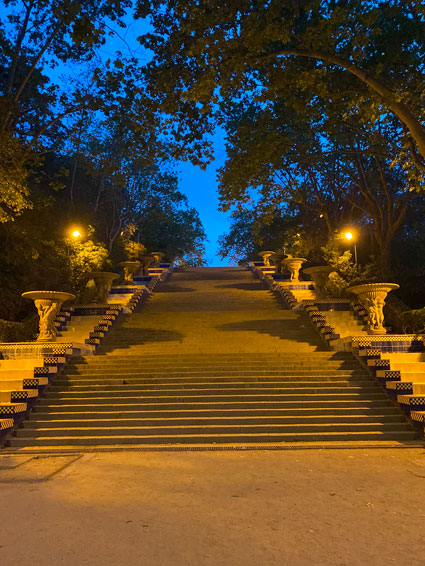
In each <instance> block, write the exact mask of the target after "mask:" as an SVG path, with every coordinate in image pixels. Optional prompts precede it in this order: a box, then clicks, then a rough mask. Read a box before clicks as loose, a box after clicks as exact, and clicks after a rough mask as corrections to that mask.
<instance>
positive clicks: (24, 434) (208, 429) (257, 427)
mask: <svg viewBox="0 0 425 566" xmlns="http://www.w3.org/2000/svg"><path fill="white" fill-rule="evenodd" d="M325 429H328V430H329V431H331V432H333V433H335V432H360V431H380V432H385V431H397V432H398V431H408V432H411V430H412V429H411V426H410V424H409V423H408V422H404V423H403V422H401V423H382V422H371V423H359V422H356V423H350V422H340V423H291V424H277V423H274V424H259V423H253V424H246V425H242V424H238V423H234V424H223V425H220V424H215V425H208V424H205V425H194V424H190V425H188V424H186V425H184V426H181V425H174V426H172V425H169V424H167V425H165V426H160V425H158V426H137V427H136V426H131V427H130V426H129V427H124V426H122V425H121V424H117V426H112V424H111V425H110V426H109V427H108V428H105V427H96V426H92V427H81V426H77V427H74V428H69V427H67V426H63V427H61V426H57V427H56V428H53V427H52V428H41V427H40V428H37V429H35V428H25V429H20V430H19V431H18V432H17V437H18V438H34V437H40V436H41V437H45V438H47V437H56V436H62V435H63V436H67V437H72V436H76V437H83V436H89V437H90V436H100V435H102V436H107V437H108V436H117V435H125V436H150V435H155V436H158V435H161V436H162V435H169V434H181V435H182V436H183V435H186V434H203V433H207V434H211V433H215V434H231V433H245V434H252V433H254V434H258V433H267V434H276V433H279V432H280V433H291V432H292V433H307V432H313V433H317V432H318V433H323V431H324V430H325Z"/></svg>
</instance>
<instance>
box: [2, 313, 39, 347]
mask: <svg viewBox="0 0 425 566" xmlns="http://www.w3.org/2000/svg"><path fill="white" fill-rule="evenodd" d="M37 330H38V317H36V316H32V317H30V318H29V319H28V320H26V321H25V322H10V321H8V320H0V342H26V341H28V340H31V339H34V336H35V335H36V334H37Z"/></svg>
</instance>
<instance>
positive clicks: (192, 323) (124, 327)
mask: <svg viewBox="0 0 425 566" xmlns="http://www.w3.org/2000/svg"><path fill="white" fill-rule="evenodd" d="M98 353H99V355H96V356H87V357H84V358H74V359H73V361H72V362H71V363H70V364H68V366H67V369H66V372H65V373H64V374H62V375H61V376H59V377H58V378H57V379H56V381H55V383H54V385H52V386H50V387H49V389H48V392H47V394H46V395H45V396H44V398H42V399H41V400H40V401H39V403H38V405H37V410H36V412H33V413H32V414H31V418H30V420H29V421H26V422H25V426H24V428H22V429H20V430H19V431H18V434H17V437H16V438H13V439H12V448H13V447H25V448H28V449H31V448H32V449H34V448H37V449H41V448H45V449H48V448H62V447H64V448H67V447H68V448H70V447H71V448H72V447H78V449H81V448H82V447H94V446H96V447H102V446H104V447H113V446H128V445H132V446H153V445H164V444H173V445H205V444H224V445H225V444H228V445H244V444H245V445H256V444H270V443H272V444H277V443H284V442H290V443H293V442H298V443H303V442H304V443H306V442H308V443H312V442H334V441H341V442H346V441H352V442H353V441H374V442H382V441H386V442H393V441H394V442H396V441H403V442H404V441H410V440H413V439H415V438H416V433H415V432H414V430H413V428H412V425H411V424H410V422H409V421H408V420H407V419H406V417H405V416H404V414H403V412H402V411H400V409H398V408H397V407H396V405H395V404H394V403H393V402H392V401H391V400H390V399H389V397H388V396H387V394H386V393H385V392H384V391H383V390H382V389H381V387H380V386H379V385H378V384H377V382H375V380H374V379H373V378H372V377H371V376H370V374H369V373H368V371H367V369H365V368H364V367H363V366H362V365H361V364H360V363H359V362H358V361H357V360H356V358H355V357H354V356H353V355H352V354H351V353H350V352H334V351H329V350H328V349H327V347H326V346H325V344H324V342H322V340H321V338H320V337H319V336H318V334H317V333H316V331H315V330H314V329H313V327H312V325H311V323H310V321H309V319H308V316H307V314H306V313H305V312H303V311H291V310H287V309H285V308H284V306H283V304H282V303H280V302H279V301H278V299H277V298H276V296H275V295H274V294H273V293H272V292H271V291H268V290H266V289H265V288H264V286H263V283H262V282H260V281H258V280H255V279H254V277H253V275H252V274H251V273H250V272H249V271H247V270H245V269H243V268H192V269H189V270H187V271H184V272H180V273H174V275H173V277H172V279H171V280H169V281H167V282H165V283H161V284H160V285H159V286H158V287H157V289H156V291H155V294H154V296H152V297H151V298H150V300H149V302H148V303H147V304H146V305H145V306H144V308H143V309H142V310H141V311H140V312H136V313H133V314H129V315H126V316H124V317H123V318H122V321H121V324H118V325H117V326H116V327H115V328H114V329H113V330H112V331H111V332H110V334H109V335H108V336H107V338H106V339H105V341H104V342H103V344H102V345H101V347H100V349H99V350H98Z"/></svg>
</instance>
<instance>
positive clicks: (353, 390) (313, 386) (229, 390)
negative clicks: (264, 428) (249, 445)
mask: <svg viewBox="0 0 425 566" xmlns="http://www.w3.org/2000/svg"><path fill="white" fill-rule="evenodd" d="M164 385H165V386H164V387H163V388H161V387H157V386H156V385H155V386H154V387H152V386H151V385H149V384H148V385H144V384H131V385H127V384H123V385H112V386H109V387H108V386H94V387H87V386H85V387H84V386H81V387H78V388H76V387H67V388H58V389H56V390H54V389H52V390H50V389H49V391H48V392H47V394H46V395H45V398H48V399H53V398H59V397H63V398H65V397H81V396H84V395H87V396H91V397H108V396H111V397H114V396H120V397H122V396H129V397H132V396H135V395H142V396H146V395H149V396H154V395H159V396H163V395H168V396H172V395H180V394H182V395H217V394H219V393H222V394H223V395H239V394H241V395H257V394H258V395H280V394H285V395H286V394H294V395H297V394H299V395H310V394H325V395H328V394H329V395H330V394H338V393H341V394H344V395H348V394H357V393H363V392H365V393H377V394H378V393H380V394H381V395H383V396H384V397H385V393H384V392H383V390H382V388H381V387H380V386H379V385H377V384H374V383H373V382H367V385H355V384H347V383H346V382H344V383H343V385H340V384H337V385H336V386H332V385H331V386H328V385H326V384H325V385H323V384H322V383H321V382H318V383H304V382H295V383H290V384H282V383H281V382H277V383H271V384H268V383H255V384H248V385H247V386H244V384H243V383H237V384H228V386H227V387H226V386H224V385H223V384H217V385H214V384H213V383H208V384H196V383H188V384H187V385H184V384H180V383H177V384H174V386H171V385H170V384H164Z"/></svg>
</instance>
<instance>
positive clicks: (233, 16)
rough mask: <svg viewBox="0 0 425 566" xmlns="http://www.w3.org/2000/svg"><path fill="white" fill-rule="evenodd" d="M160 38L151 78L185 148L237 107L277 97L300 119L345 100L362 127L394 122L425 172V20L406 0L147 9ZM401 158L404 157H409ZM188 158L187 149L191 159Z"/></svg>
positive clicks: (141, 9)
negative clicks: (307, 108) (321, 104)
mask: <svg viewBox="0 0 425 566" xmlns="http://www.w3.org/2000/svg"><path fill="white" fill-rule="evenodd" d="M138 15H139V16H141V17H146V18H149V22H150V23H151V25H152V26H153V32H152V33H148V34H145V35H144V36H143V37H142V38H141V41H142V43H143V45H145V46H146V47H148V48H149V49H150V50H152V51H153V53H154V58H153V60H152V62H150V63H149V64H148V70H147V74H148V77H149V80H150V81H151V85H152V87H151V88H152V92H153V93H154V94H155V96H157V97H159V98H160V101H161V104H162V108H163V110H164V111H165V112H166V113H167V114H170V113H171V114H173V115H174V116H175V117H176V119H177V120H178V123H179V126H178V128H177V135H178V139H179V140H180V141H181V142H182V144H185V145H186V147H187V145H188V144H192V147H193V153H194V155H195V158H196V154H197V153H199V148H200V140H202V139H203V138H204V136H205V134H206V133H209V132H210V131H211V129H212V128H213V124H214V120H216V119H220V117H221V114H222V112H223V111H225V105H226V103H227V102H228V101H229V100H249V99H251V100H252V99H256V100H260V101H263V103H264V104H266V103H267V102H268V101H271V100H274V99H275V98H276V95H277V96H279V97H280V98H283V99H284V100H285V103H286V104H288V105H290V106H292V107H294V108H295V109H300V107H301V105H303V104H304V103H307V104H315V102H316V101H317V100H322V101H325V102H326V104H327V106H330V105H332V104H334V103H335V102H336V101H339V100H343V99H345V100H348V104H355V105H357V106H358V107H362V109H361V112H359V119H363V118H364V119H365V120H366V121H371V120H376V119H378V118H379V117H381V116H383V115H385V114H387V113H388V112H391V113H393V115H394V116H396V117H397V119H398V121H399V135H400V137H401V138H402V143H403V144H404V150H406V151H408V153H409V156H408V158H409V159H410V160H411V161H412V162H414V163H415V165H416V167H419V168H421V169H423V168H424V162H425V161H424V160H425V128H424V124H423V119H422V116H423V109H424V96H423V92H424V76H425V75H424V70H425V69H424V65H423V60H424V54H425V53H424V50H425V41H424V38H425V17H424V16H425V12H424V7H423V4H422V3H421V2H419V1H418V0H417V1H409V2H405V1H401V0H385V1H383V0H381V1H378V2H364V1H363V0H352V1H350V2H346V1H345V0H332V1H329V2H323V1H322V0H306V1H304V2H301V1H293V0H271V1H268V2H251V1H250V0H230V1H229V2H226V3H225V4H224V5H223V2H218V1H217V0H212V1H210V2H208V3H193V2H191V0H182V1H180V2H178V3H177V4H176V2H174V1H172V0H155V1H151V0H149V1H148V0H139V1H138ZM404 150H403V151H404ZM186 151H187V149H186Z"/></svg>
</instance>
